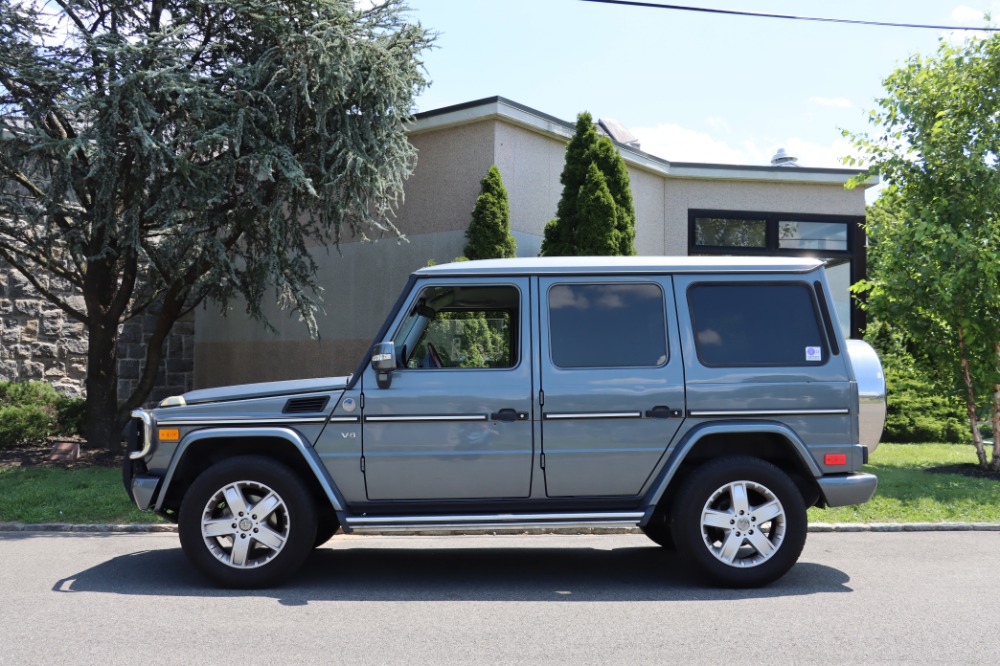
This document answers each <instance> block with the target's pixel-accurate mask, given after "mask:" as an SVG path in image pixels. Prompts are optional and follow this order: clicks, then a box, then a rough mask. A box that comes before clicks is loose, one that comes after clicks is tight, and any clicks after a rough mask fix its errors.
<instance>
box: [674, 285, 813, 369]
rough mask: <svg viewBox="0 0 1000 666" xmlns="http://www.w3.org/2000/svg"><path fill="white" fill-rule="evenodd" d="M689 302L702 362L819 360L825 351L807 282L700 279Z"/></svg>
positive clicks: (737, 364) (731, 364)
mask: <svg viewBox="0 0 1000 666" xmlns="http://www.w3.org/2000/svg"><path fill="white" fill-rule="evenodd" d="M688 305H689V306H690V309H691V317H692V319H693V324H694V335H695V346H696V348H697V350H698V359H699V360H700V361H701V363H702V365H706V366H710V367H745V366H803V365H820V364H822V363H825V362H826V360H827V357H828V356H829V352H828V351H827V346H826V340H825V338H824V336H823V333H822V329H821V325H820V318H819V315H818V313H817V311H816V303H815V299H814V298H813V292H812V290H811V289H810V288H809V286H808V285H805V284H798V283H788V284H774V283H771V284H745V283H744V284H699V285H694V286H693V287H691V289H689V290H688Z"/></svg>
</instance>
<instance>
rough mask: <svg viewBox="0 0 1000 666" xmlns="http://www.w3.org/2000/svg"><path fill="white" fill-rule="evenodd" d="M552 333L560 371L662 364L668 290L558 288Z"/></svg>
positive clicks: (552, 295)
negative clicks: (664, 296) (665, 305)
mask: <svg viewBox="0 0 1000 666" xmlns="http://www.w3.org/2000/svg"><path fill="white" fill-rule="evenodd" d="M549 333H550V341H549V343H550V348H551V350H552V361H553V363H555V364H556V365H557V366H559V367H561V368H622V367H651V366H660V365H663V364H664V363H666V362H667V333H666V320H665V318H664V310H663V290H662V289H660V286H659V285H657V284H650V283H639V284H634V283H614V284H560V285H554V286H553V287H552V288H551V289H549Z"/></svg>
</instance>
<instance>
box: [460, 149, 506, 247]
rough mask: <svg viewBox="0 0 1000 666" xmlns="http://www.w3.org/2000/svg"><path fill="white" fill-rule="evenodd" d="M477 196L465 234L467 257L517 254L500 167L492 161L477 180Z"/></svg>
mask: <svg viewBox="0 0 1000 666" xmlns="http://www.w3.org/2000/svg"><path fill="white" fill-rule="evenodd" d="M479 192H480V194H479V198H478V199H476V206H475V208H473V210H472V222H471V223H470V224H469V228H468V230H467V231H466V232H465V237H466V239H467V241H468V243H467V244H466V246H465V257H466V258H467V259H507V258H511V257H516V256H517V241H516V240H514V236H513V235H511V233H510V204H509V203H508V200H507V190H506V188H504V186H503V178H501V177H500V169H498V168H497V167H496V165H495V164H494V165H492V166H491V167H490V168H489V171H487V172H486V175H485V176H483V179H482V180H481V181H480V182H479Z"/></svg>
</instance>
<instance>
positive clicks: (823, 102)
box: [809, 97, 854, 109]
mask: <svg viewBox="0 0 1000 666" xmlns="http://www.w3.org/2000/svg"><path fill="white" fill-rule="evenodd" d="M809 103H810V104H817V105H819V106H832V107H835V108H838V109H849V108H851V107H852V106H854V105H853V104H852V103H851V100H849V99H847V98H846V97H810V98H809Z"/></svg>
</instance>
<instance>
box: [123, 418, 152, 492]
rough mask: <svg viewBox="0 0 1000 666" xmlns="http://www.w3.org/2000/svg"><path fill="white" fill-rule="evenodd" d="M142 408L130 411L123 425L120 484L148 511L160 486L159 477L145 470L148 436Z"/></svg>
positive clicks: (146, 420) (148, 431)
mask: <svg viewBox="0 0 1000 666" xmlns="http://www.w3.org/2000/svg"><path fill="white" fill-rule="evenodd" d="M140 412H142V410H136V411H135V412H132V416H133V417H134V418H132V420H130V421H129V423H128V425H127V426H125V430H124V431H123V432H122V439H123V440H124V441H125V459H124V460H123V461H122V485H124V486H125V492H126V493H127V494H128V496H129V498H131V500H132V501H133V502H134V503H135V505H136V506H137V507H139V508H140V509H142V510H143V511H148V510H149V509H150V508H151V507H152V506H153V498H154V497H156V491H157V489H158V488H159V486H160V477H158V476H150V475H149V474H147V473H146V472H147V471H148V470H147V468H146V461H145V460H144V458H145V456H146V455H147V454H148V453H149V449H150V442H149V440H150V438H151V436H152V434H151V432H150V430H151V428H150V427H149V424H150V421H149V419H148V416H146V418H143V415H141V414H140Z"/></svg>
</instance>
